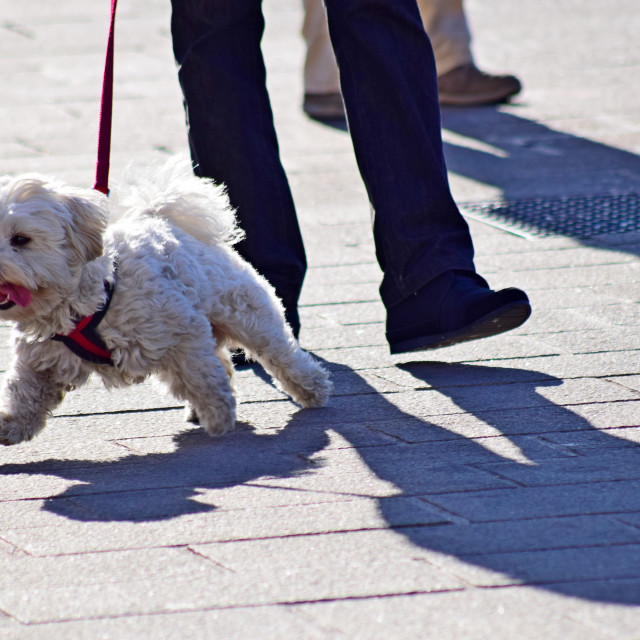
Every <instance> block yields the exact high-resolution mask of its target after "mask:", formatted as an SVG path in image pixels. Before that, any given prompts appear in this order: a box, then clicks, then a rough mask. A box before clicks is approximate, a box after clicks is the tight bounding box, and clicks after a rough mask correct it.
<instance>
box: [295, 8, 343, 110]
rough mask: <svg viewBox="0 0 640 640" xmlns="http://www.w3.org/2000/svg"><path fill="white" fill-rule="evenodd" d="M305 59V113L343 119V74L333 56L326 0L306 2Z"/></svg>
mask: <svg viewBox="0 0 640 640" xmlns="http://www.w3.org/2000/svg"><path fill="white" fill-rule="evenodd" d="M303 4H304V20H303V22H302V36H303V38H304V41H305V43H306V45H307V53H306V55H305V59H304V77H303V83H304V99H303V102H302V110H303V111H304V112H305V113H306V114H307V115H308V116H309V117H311V118H316V119H318V120H332V119H341V120H344V105H343V103H342V94H341V93H340V74H339V72H338V65H337V64H336V58H335V56H334V55H333V49H332V47H331V40H330V39H329V27H328V26H327V13H326V11H325V8H324V3H323V0H303Z"/></svg>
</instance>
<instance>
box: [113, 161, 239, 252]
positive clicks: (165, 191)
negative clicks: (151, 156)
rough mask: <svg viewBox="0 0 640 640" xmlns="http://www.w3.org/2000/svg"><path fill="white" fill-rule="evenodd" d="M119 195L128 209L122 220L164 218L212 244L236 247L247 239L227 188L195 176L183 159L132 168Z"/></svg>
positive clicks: (127, 173) (118, 190)
mask: <svg viewBox="0 0 640 640" xmlns="http://www.w3.org/2000/svg"><path fill="white" fill-rule="evenodd" d="M115 193H116V195H117V200H118V202H119V204H120V206H121V208H123V209H124V213H123V214H121V215H120V216H118V217H125V218H130V217H138V216H153V217H158V218H163V219H165V220H168V221H169V222H171V223H172V224H175V225H176V226H177V227H180V228H181V229H182V230H183V231H186V232H187V233H188V234H190V235H192V236H194V237H195V238H196V239H198V240H200V241H201V242H204V243H205V244H209V245H219V244H222V243H226V244H235V243H236V242H239V241H240V240H242V238H243V236H244V233H243V231H242V230H241V229H240V228H239V227H238V225H237V222H236V215H235V210H234V209H233V208H232V207H231V205H230V203H229V198H228V197H227V194H226V188H225V187H224V185H218V184H216V183H215V182H214V181H213V180H209V179H206V178H199V177H197V176H195V175H194V173H193V169H192V166H191V163H190V162H189V161H188V160H187V159H186V158H184V157H182V156H179V157H176V158H172V159H171V160H169V161H168V162H166V163H164V164H160V163H155V164H152V165H151V166H148V167H147V168H146V169H145V170H143V171H140V170H138V169H137V168H135V169H134V168H131V167H130V168H129V169H128V170H127V172H126V173H125V179H124V180H123V181H122V183H120V184H118V185H117V186H116V190H115Z"/></svg>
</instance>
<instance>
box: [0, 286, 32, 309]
mask: <svg viewBox="0 0 640 640" xmlns="http://www.w3.org/2000/svg"><path fill="white" fill-rule="evenodd" d="M5 296H9V300H11V302H15V303H16V304H19V305H20V306H21V307H26V306H27V305H28V304H29V303H30V302H31V291H29V289H25V288H24V287H21V286H20V285H17V284H0V297H2V298H4V297H5Z"/></svg>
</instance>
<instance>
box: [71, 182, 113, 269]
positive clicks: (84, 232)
mask: <svg viewBox="0 0 640 640" xmlns="http://www.w3.org/2000/svg"><path fill="white" fill-rule="evenodd" d="M63 199H64V205H65V207H66V209H67V210H68V211H69V213H70V214H71V217H72V228H67V240H68V242H69V246H70V247H71V249H72V250H73V251H74V252H75V253H76V254H77V255H78V258H79V261H80V262H90V261H91V260H95V259H96V258H98V257H100V256H101V255H102V252H103V250H104V244H103V234H104V232H105V229H106V228H107V223H108V220H109V207H108V204H107V198H106V196H104V195H103V194H101V193H99V192H98V191H95V190H89V189H83V190H78V191H71V190H70V191H69V192H68V193H67V194H65V195H64V196H63Z"/></svg>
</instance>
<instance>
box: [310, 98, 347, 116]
mask: <svg viewBox="0 0 640 640" xmlns="http://www.w3.org/2000/svg"><path fill="white" fill-rule="evenodd" d="M302 110H303V111H304V112H305V113H306V114H307V115H308V116H309V117H310V118H316V119H318V120H344V119H345V117H346V116H345V113H344V103H343V102H342V94H341V93H339V92H338V93H305V94H304V102H303V103H302Z"/></svg>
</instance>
